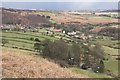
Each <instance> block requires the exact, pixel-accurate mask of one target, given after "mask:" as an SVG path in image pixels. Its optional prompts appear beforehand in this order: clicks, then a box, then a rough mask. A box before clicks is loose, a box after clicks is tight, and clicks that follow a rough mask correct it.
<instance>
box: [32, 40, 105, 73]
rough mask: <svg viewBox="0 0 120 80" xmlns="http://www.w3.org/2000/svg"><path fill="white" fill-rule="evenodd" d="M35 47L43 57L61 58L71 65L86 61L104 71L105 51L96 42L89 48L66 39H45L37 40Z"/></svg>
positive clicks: (94, 67) (78, 64)
mask: <svg viewBox="0 0 120 80" xmlns="http://www.w3.org/2000/svg"><path fill="white" fill-rule="evenodd" d="M34 49H35V50H36V51H38V52H40V53H42V55H43V57H49V58H51V59H54V60H61V61H64V62H66V63H67V64H69V65H71V66H72V65H76V66H80V64H81V63H85V64H86V65H88V66H89V67H91V68H93V69H97V70H98V68H99V70H100V71H99V72H104V63H103V62H102V59H103V58H104V51H103V50H102V48H101V46H100V45H98V44H96V46H95V47H93V48H89V47H88V46H85V45H83V44H77V43H72V44H67V43H66V42H65V41H64V40H61V39H60V40H56V41H50V40H44V41H42V42H36V43H35V44H34Z"/></svg>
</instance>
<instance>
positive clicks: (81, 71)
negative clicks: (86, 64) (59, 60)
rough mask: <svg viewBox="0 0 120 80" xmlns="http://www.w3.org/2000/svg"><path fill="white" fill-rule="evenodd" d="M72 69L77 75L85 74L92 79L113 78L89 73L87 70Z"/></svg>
mask: <svg viewBox="0 0 120 80" xmlns="http://www.w3.org/2000/svg"><path fill="white" fill-rule="evenodd" d="M70 69H71V70H72V71H73V72H75V73H77V74H84V75H87V76H89V77H91V78H112V77H111V76H108V75H106V74H101V73H94V72H90V71H87V70H82V69H79V68H70Z"/></svg>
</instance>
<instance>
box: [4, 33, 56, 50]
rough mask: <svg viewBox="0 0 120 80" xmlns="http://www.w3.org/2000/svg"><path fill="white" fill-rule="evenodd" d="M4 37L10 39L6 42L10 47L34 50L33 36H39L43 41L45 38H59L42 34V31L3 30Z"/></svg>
mask: <svg viewBox="0 0 120 80" xmlns="http://www.w3.org/2000/svg"><path fill="white" fill-rule="evenodd" d="M2 38H4V39H7V40H9V43H7V44H6V46H8V47H12V46H16V47H18V48H24V49H29V50H33V45H34V43H35V41H34V40H30V39H31V38H34V39H35V38H38V39H39V40H41V41H43V40H45V39H50V40H57V38H55V37H51V36H46V35H42V34H41V33H38V32H37V33H36V32H26V33H24V32H16V31H13V32H5V31H4V32H2Z"/></svg>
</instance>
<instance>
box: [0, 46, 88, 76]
mask: <svg viewBox="0 0 120 80" xmlns="http://www.w3.org/2000/svg"><path fill="white" fill-rule="evenodd" d="M2 50H3V52H2V67H3V70H2V73H3V77H5V78H70V77H72V78H87V76H85V75H82V74H75V73H73V72H72V71H71V70H69V69H67V68H61V67H60V66H58V64H55V63H53V62H50V61H48V60H47V59H44V58H42V57H40V56H37V55H35V52H34V53H33V52H30V51H25V50H19V52H18V50H17V49H11V48H2Z"/></svg>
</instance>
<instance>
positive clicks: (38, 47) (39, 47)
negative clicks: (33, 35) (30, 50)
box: [34, 42, 42, 52]
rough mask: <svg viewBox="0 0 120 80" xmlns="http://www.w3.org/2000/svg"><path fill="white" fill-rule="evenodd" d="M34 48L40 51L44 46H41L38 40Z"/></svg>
mask: <svg viewBox="0 0 120 80" xmlns="http://www.w3.org/2000/svg"><path fill="white" fill-rule="evenodd" d="M34 50H36V51H39V52H40V51H41V50H42V46H41V44H40V43H38V42H36V43H34Z"/></svg>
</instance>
